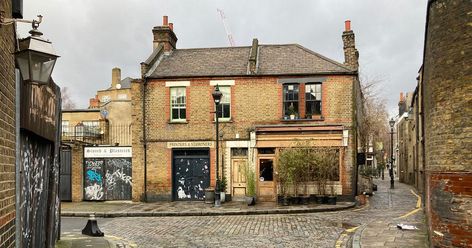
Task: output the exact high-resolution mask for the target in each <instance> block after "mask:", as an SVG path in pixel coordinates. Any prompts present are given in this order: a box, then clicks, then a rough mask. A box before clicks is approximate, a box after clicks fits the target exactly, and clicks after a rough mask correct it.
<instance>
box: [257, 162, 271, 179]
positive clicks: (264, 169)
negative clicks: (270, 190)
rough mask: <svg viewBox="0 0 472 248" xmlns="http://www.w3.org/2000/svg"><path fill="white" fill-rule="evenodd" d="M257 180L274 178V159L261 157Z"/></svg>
mask: <svg viewBox="0 0 472 248" xmlns="http://www.w3.org/2000/svg"><path fill="white" fill-rule="evenodd" d="M259 180H260V181H261V182H267V181H269V182H270V181H273V180H274V161H273V160H272V159H261V160H260V161H259Z"/></svg>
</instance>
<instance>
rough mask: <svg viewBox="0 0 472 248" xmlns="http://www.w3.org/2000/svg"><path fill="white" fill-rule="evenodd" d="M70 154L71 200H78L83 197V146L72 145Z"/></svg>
mask: <svg viewBox="0 0 472 248" xmlns="http://www.w3.org/2000/svg"><path fill="white" fill-rule="evenodd" d="M71 153H72V154H71V156H72V175H71V176H72V201H73V202H79V201H82V199H83V198H84V165H83V164H84V147H83V146H81V145H74V146H72V149H71Z"/></svg>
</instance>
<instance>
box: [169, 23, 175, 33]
mask: <svg viewBox="0 0 472 248" xmlns="http://www.w3.org/2000/svg"><path fill="white" fill-rule="evenodd" d="M169 28H170V30H172V31H174V23H172V22H171V23H169Z"/></svg>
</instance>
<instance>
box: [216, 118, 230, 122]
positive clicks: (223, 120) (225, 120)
mask: <svg viewBox="0 0 472 248" xmlns="http://www.w3.org/2000/svg"><path fill="white" fill-rule="evenodd" d="M213 123H216V120H213ZM218 123H233V119H221V118H219V119H218Z"/></svg>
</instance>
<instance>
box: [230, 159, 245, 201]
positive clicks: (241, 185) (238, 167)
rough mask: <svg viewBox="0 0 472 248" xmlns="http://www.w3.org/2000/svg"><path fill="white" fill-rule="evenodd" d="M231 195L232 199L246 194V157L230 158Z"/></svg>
mask: <svg viewBox="0 0 472 248" xmlns="http://www.w3.org/2000/svg"><path fill="white" fill-rule="evenodd" d="M231 166H232V173H231V175H232V178H231V179H232V197H233V198H234V199H237V198H240V199H241V198H244V197H245V196H246V166H247V159H232V160H231Z"/></svg>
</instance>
